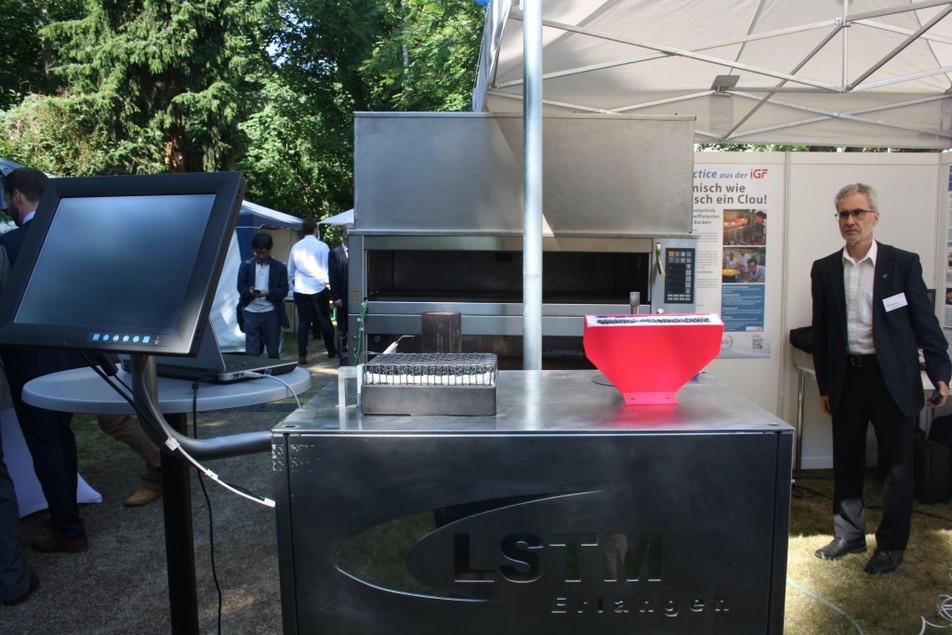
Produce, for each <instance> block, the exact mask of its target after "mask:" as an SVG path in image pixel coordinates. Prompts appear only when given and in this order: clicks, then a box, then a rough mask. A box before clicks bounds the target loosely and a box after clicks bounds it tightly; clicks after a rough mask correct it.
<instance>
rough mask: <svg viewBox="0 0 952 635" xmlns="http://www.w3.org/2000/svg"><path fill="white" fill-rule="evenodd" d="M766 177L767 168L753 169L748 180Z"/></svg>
mask: <svg viewBox="0 0 952 635" xmlns="http://www.w3.org/2000/svg"><path fill="white" fill-rule="evenodd" d="M766 176H767V168H754V169H753V170H751V171H750V178H752V179H762V178H765V177H766Z"/></svg>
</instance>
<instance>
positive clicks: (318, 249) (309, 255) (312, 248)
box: [288, 235, 330, 295]
mask: <svg viewBox="0 0 952 635" xmlns="http://www.w3.org/2000/svg"><path fill="white" fill-rule="evenodd" d="M329 254H330V249H328V247H327V245H326V244H324V243H323V242H321V241H320V240H318V239H317V236H314V235H311V236H305V237H304V238H302V239H301V240H299V241H298V242H297V243H295V245H294V246H293V247H291V255H290V257H289V258H288V279H289V280H290V281H291V283H292V287H291V288H292V289H294V292H295V293H303V294H307V295H314V294H316V293H321V292H322V291H324V290H325V289H327V288H328V286H329V278H328V275H327V257H328V255H329Z"/></svg>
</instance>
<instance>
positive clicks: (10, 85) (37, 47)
mask: <svg viewBox="0 0 952 635" xmlns="http://www.w3.org/2000/svg"><path fill="white" fill-rule="evenodd" d="M82 9H83V8H82V0H44V1H41V2H37V1H35V0H0V15H2V16H3V18H2V19H0V110H4V109H6V108H9V107H11V106H14V105H16V104H18V103H20V101H22V100H23V99H24V98H25V97H26V96H27V95H29V94H31V93H50V92H52V91H54V90H56V88H57V81H56V78H55V77H53V76H52V75H50V74H49V73H47V70H46V66H47V63H48V62H49V51H48V49H47V46H46V42H45V40H44V38H43V37H42V36H41V34H40V31H41V29H42V28H43V27H44V26H46V25H47V24H49V23H50V22H52V21H56V20H65V19H71V18H75V17H77V16H79V15H81V14H82Z"/></svg>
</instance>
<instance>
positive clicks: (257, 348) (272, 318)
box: [244, 309, 281, 357]
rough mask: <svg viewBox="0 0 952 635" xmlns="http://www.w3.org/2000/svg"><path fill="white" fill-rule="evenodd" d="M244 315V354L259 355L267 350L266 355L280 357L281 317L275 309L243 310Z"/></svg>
mask: <svg viewBox="0 0 952 635" xmlns="http://www.w3.org/2000/svg"><path fill="white" fill-rule="evenodd" d="M244 315H245V355H254V356H255V357H257V356H259V355H261V352H262V350H264V349H266V350H267V351H268V357H280V356H281V355H280V351H281V349H280V343H281V318H280V317H278V312H277V311H275V310H273V309H272V310H271V311H265V312H264V313H255V312H253V311H249V310H248V309H245V310H244Z"/></svg>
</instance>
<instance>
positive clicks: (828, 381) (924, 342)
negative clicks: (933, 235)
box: [810, 183, 952, 573]
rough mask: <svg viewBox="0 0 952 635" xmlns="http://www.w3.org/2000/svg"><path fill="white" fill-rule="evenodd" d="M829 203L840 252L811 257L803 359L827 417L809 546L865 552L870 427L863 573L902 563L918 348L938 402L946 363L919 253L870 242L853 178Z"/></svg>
mask: <svg viewBox="0 0 952 635" xmlns="http://www.w3.org/2000/svg"><path fill="white" fill-rule="evenodd" d="M834 200H835V205H836V214H835V216H836V222H837V223H838V225H839V229H840V233H841V235H842V236H843V238H844V240H845V241H846V246H845V247H844V249H843V250H841V251H837V252H836V253H833V254H831V255H829V256H827V257H825V258H821V259H820V260H817V261H816V262H814V263H813V270H812V272H811V274H810V275H811V278H812V285H813V361H814V366H815V368H816V379H817V386H818V388H819V392H820V405H821V407H822V408H823V411H824V412H826V413H827V414H830V415H832V417H833V481H834V485H833V528H834V539H833V541H832V542H831V543H829V544H828V545H826V546H824V547H822V548H820V549H818V550H817V552H816V556H817V557H818V558H822V559H825V560H836V559H839V558H842V557H843V556H845V555H847V554H849V553H865V552H866V509H865V505H864V503H863V480H864V476H865V474H864V472H865V467H866V466H865V460H866V430H867V427H868V425H869V423H872V424H873V429H874V430H875V432H876V440H877V445H878V447H879V454H878V461H879V468H880V472H881V473H884V474H885V475H886V476H885V481H884V482H883V517H882V521H881V522H880V525H879V528H878V529H877V530H876V550H875V552H874V553H873V556H872V558H870V560H869V562H868V563H867V564H866V572H867V573H889V572H891V571H895V570H896V568H897V567H898V566H899V565H900V564H901V563H902V556H903V551H904V550H905V548H906V543H907V542H908V540H909V527H910V522H911V518H912V502H913V478H914V474H913V460H912V457H913V430H914V426H915V420H916V416H917V414H918V413H919V411H920V410H921V409H922V407H923V405H924V402H925V399H924V396H923V387H922V380H921V377H920V368H919V355H918V350H917V349H918V348H921V349H922V353H923V356H924V358H925V363H926V372H927V374H928V376H929V379H930V380H932V383H933V385H934V386H935V387H936V392H935V396H934V399H932V400H930V403H929V405H930V407H933V408H937V407H941V406H942V405H944V404H945V401H946V398H947V396H948V393H949V386H948V383H949V378H950V375H952V364H950V362H949V356H948V353H947V348H948V345H947V343H946V340H945V336H944V335H943V333H942V329H941V327H940V326H939V322H938V320H937V319H936V316H935V307H933V306H932V304H931V303H930V302H929V297H928V294H927V292H926V285H925V283H924V282H923V280H922V265H921V264H920V263H919V257H918V256H917V255H916V254H914V253H910V252H908V251H903V250H901V249H897V248H895V247H891V246H889V245H885V244H882V243H878V242H876V241H875V240H873V228H874V227H875V226H876V225H877V223H878V222H879V204H878V200H877V196H876V192H875V190H873V188H871V187H870V186H868V185H865V184H862V183H856V184H852V185H847V186H846V187H844V188H843V189H841V190H840V191H839V192H838V193H837V195H836V198H835V199H834Z"/></svg>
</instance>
